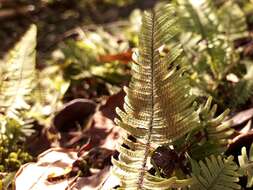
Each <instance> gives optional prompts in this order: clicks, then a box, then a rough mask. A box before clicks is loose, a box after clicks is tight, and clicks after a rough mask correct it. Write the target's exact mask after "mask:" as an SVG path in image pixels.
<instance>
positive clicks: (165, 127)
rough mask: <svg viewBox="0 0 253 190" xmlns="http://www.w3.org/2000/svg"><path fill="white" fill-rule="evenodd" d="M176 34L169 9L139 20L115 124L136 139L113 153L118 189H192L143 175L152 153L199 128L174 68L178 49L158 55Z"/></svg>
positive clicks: (185, 88)
mask: <svg viewBox="0 0 253 190" xmlns="http://www.w3.org/2000/svg"><path fill="white" fill-rule="evenodd" d="M178 32H179V28H178V25H177V18H176V17H175V14H174V7H173V6H171V5H166V6H164V7H162V8H161V7H160V8H156V9H155V10H153V11H151V12H146V13H145V14H144V16H143V20H142V30H141V32H140V44H139V52H138V53H137V52H136V53H135V59H134V60H135V62H134V63H133V64H132V79H131V81H130V84H129V87H126V88H125V89H124V90H125V92H126V94H127V96H126V97H125V103H124V111H122V110H120V109H117V113H118V115H119V117H120V119H116V120H115V122H116V124H117V125H118V126H120V127H122V128H123V129H125V130H126V132H127V133H128V134H130V135H132V136H134V137H135V138H136V142H134V141H132V140H129V139H127V138H124V140H123V145H121V146H119V147H118V151H119V153H120V154H119V157H118V160H117V159H113V164H114V168H113V171H114V173H115V174H116V175H117V176H118V177H119V178H120V180H121V188H122V189H142V190H143V189H168V188H170V187H183V186H187V185H189V184H190V183H191V179H189V180H187V179H186V180H182V181H181V180H177V178H175V177H173V178H170V179H162V178H158V177H156V176H153V175H151V174H150V173H149V172H148V170H149V169H150V168H151V163H150V156H151V152H152V151H153V150H154V148H156V147H158V146H159V145H163V144H171V143H173V142H174V141H175V140H177V139H179V138H180V137H182V136H184V135H185V134H186V133H188V132H189V131H191V130H193V129H195V128H196V127H198V125H199V119H198V115H197V113H196V112H195V111H194V108H193V107H192V106H191V105H192V103H193V101H194V97H192V96H189V85H188V80H187V79H186V77H185V76H184V75H183V72H184V69H183V68H180V65H179V64H180V63H179V58H180V54H181V52H182V51H181V49H180V47H179V46H174V47H172V48H171V50H170V52H169V55H167V56H161V55H160V53H159V49H160V48H161V47H162V46H163V45H164V44H166V43H168V42H170V41H171V40H172V39H173V38H174V37H175V36H176V35H178Z"/></svg>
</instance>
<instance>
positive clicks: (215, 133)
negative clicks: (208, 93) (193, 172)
mask: <svg viewBox="0 0 253 190" xmlns="http://www.w3.org/2000/svg"><path fill="white" fill-rule="evenodd" d="M211 103H212V98H211V97H209V98H208V100H207V102H206V105H205V106H204V108H203V110H202V117H203V116H204V120H206V121H207V123H206V129H205V130H206V132H207V134H206V135H207V138H208V140H211V141H213V142H216V143H217V144H219V145H221V148H222V147H223V148H225V149H226V146H227V145H228V143H229V142H228V140H229V137H231V135H232V134H233V133H234V129H232V128H231V124H232V121H231V120H227V121H224V120H225V118H226V116H227V115H228V114H229V109H226V110H225V111H224V112H223V113H222V114H220V115H219V116H217V117H214V116H215V114H216V111H217V105H216V104H214V105H213V106H211ZM223 148H222V150H220V152H223V151H225V150H224V149H223Z"/></svg>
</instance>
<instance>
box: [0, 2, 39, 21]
mask: <svg viewBox="0 0 253 190" xmlns="http://www.w3.org/2000/svg"><path fill="white" fill-rule="evenodd" d="M34 10H35V6H34V5H27V6H22V7H19V8H15V9H2V10H0V20H1V19H6V18H10V17H15V16H17V15H25V14H27V13H30V12H33V11H34Z"/></svg>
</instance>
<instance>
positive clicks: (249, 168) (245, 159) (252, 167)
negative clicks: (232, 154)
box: [238, 143, 253, 188]
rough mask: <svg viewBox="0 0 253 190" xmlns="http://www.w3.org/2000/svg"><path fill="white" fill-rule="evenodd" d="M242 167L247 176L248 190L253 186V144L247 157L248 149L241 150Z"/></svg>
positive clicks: (240, 160) (239, 158) (240, 162)
mask: <svg viewBox="0 0 253 190" xmlns="http://www.w3.org/2000/svg"><path fill="white" fill-rule="evenodd" d="M238 161H239V164H240V167H241V169H242V171H243V173H244V175H246V176H247V178H248V179H247V188H250V187H252V186H253V143H252V144H251V147H250V150H249V155H247V150H246V147H243V148H242V150H241V155H240V156H238Z"/></svg>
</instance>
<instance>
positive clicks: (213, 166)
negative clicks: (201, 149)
mask: <svg viewBox="0 0 253 190" xmlns="http://www.w3.org/2000/svg"><path fill="white" fill-rule="evenodd" d="M237 170H238V166H237V165H236V163H235V162H234V161H233V156H230V157H228V158H227V159H225V158H222V157H221V156H218V157H215V156H213V155H212V156H210V157H209V158H206V159H205V162H203V161H200V162H199V163H197V162H196V161H194V162H192V171H193V178H194V181H195V182H194V185H192V186H191V188H190V189H192V190H224V189H226V190H235V189H241V187H240V185H239V184H237V182H239V177H240V175H239V174H238V172H237Z"/></svg>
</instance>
